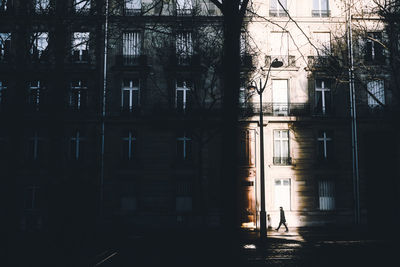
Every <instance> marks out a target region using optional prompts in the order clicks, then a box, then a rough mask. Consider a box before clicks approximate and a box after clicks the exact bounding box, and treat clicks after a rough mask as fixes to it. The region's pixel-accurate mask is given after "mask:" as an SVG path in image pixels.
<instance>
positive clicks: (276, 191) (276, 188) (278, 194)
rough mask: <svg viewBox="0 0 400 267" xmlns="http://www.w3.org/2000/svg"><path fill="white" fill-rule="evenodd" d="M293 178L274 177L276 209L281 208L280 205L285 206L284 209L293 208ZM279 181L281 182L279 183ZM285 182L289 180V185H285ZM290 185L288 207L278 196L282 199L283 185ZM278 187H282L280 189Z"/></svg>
mask: <svg viewBox="0 0 400 267" xmlns="http://www.w3.org/2000/svg"><path fill="white" fill-rule="evenodd" d="M291 180H292V179H290V178H276V179H274V192H275V193H274V195H275V196H274V198H275V200H274V208H275V210H279V207H283V209H284V210H285V211H288V210H291V209H292V181H291ZM278 181H279V184H278V183H277V182H278ZM285 182H287V185H285ZM285 186H288V187H289V188H287V189H289V192H288V197H289V199H288V203H287V205H289V206H288V207H286V206H285V205H284V204H283V203H282V202H279V201H277V199H278V198H281V199H282V194H281V193H282V189H284V188H282V187H285ZM278 187H281V188H280V189H281V190H279V189H278Z"/></svg>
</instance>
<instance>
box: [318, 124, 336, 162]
mask: <svg viewBox="0 0 400 267" xmlns="http://www.w3.org/2000/svg"><path fill="white" fill-rule="evenodd" d="M317 140H318V158H319V159H320V160H329V159H332V158H333V144H332V134H331V133H330V132H328V131H320V132H319V133H318V138H317Z"/></svg>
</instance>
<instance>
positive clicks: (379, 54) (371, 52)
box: [364, 32, 385, 64]
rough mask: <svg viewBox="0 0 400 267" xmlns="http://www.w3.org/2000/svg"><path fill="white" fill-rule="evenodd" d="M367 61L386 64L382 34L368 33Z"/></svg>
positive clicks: (366, 44)
mask: <svg viewBox="0 0 400 267" xmlns="http://www.w3.org/2000/svg"><path fill="white" fill-rule="evenodd" d="M364 58H365V61H366V62H368V63H379V64H382V63H384V62H385V55H384V53H383V45H382V33H381V32H370V33H368V36H367V40H366V43H365V57H364Z"/></svg>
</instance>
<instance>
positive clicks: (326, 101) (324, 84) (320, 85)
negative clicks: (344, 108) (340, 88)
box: [314, 79, 331, 115]
mask: <svg viewBox="0 0 400 267" xmlns="http://www.w3.org/2000/svg"><path fill="white" fill-rule="evenodd" d="M314 111H315V112H316V113H318V114H323V115H325V114H328V113H329V112H330V111H331V89H330V88H329V82H328V81H327V80H322V79H317V80H316V81H315V103H314Z"/></svg>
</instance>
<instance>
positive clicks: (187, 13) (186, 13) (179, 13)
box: [176, 8, 193, 16]
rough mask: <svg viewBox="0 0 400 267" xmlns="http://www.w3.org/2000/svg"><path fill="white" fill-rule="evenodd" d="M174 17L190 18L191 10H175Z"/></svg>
mask: <svg viewBox="0 0 400 267" xmlns="http://www.w3.org/2000/svg"><path fill="white" fill-rule="evenodd" d="M176 15H177V16H192V15H193V9H192V8H177V9H176Z"/></svg>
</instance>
